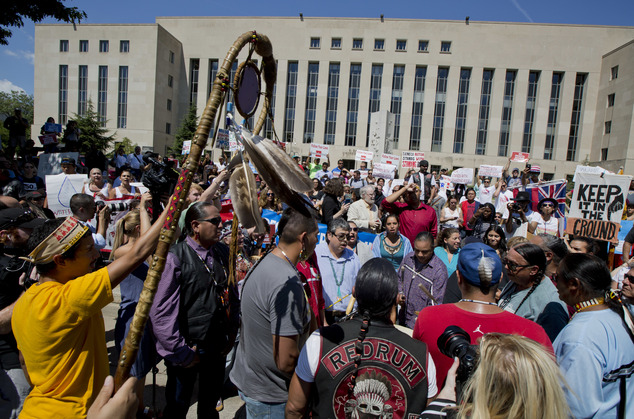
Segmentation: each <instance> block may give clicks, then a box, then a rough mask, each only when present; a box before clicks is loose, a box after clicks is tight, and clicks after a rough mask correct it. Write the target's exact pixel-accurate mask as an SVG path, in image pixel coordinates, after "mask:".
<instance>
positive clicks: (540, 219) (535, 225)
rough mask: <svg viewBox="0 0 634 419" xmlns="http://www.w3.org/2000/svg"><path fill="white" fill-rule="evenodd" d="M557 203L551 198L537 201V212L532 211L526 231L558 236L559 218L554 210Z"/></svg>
mask: <svg viewBox="0 0 634 419" xmlns="http://www.w3.org/2000/svg"><path fill="white" fill-rule="evenodd" d="M558 206H559V203H558V202H557V200H555V199H553V198H544V199H542V200H541V201H539V204H538V205H537V208H538V209H539V213H533V214H532V216H531V218H530V220H529V225H528V232H529V233H532V234H542V233H546V234H550V235H552V236H556V237H559V218H556V217H555V215H554V214H555V212H556V211H557V207H558Z"/></svg>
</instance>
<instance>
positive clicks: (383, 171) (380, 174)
mask: <svg viewBox="0 0 634 419" xmlns="http://www.w3.org/2000/svg"><path fill="white" fill-rule="evenodd" d="M395 171H396V166H395V165H393V164H385V163H377V164H375V165H374V167H373V168H372V176H374V177H375V178H383V179H394V172H395Z"/></svg>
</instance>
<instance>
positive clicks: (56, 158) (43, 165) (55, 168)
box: [37, 152, 85, 177]
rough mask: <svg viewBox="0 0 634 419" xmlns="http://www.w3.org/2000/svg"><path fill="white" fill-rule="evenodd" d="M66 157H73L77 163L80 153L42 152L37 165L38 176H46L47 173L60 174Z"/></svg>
mask: <svg viewBox="0 0 634 419" xmlns="http://www.w3.org/2000/svg"><path fill="white" fill-rule="evenodd" d="M64 157H70V158H71V159H74V160H75V163H77V160H78V159H79V153H77V152H72V153H71V152H68V153H51V154H40V162H39V163H38V165H37V174H38V176H39V177H44V176H46V175H58V174H60V173H62V159H63V158H64ZM84 177H85V175H84Z"/></svg>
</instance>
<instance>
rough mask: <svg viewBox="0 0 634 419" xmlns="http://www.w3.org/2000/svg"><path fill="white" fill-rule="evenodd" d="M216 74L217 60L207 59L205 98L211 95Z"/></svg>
mask: <svg viewBox="0 0 634 419" xmlns="http://www.w3.org/2000/svg"><path fill="white" fill-rule="evenodd" d="M217 75H218V60H215V59H210V60H209V74H208V75H207V96H205V97H207V98H208V97H209V96H210V95H211V91H212V90H213V88H214V82H215V81H216V76H217ZM212 131H213V130H212Z"/></svg>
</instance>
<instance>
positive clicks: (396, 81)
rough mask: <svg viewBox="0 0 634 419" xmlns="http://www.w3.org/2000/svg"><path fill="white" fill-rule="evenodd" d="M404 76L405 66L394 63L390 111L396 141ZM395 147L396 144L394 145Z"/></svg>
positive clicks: (396, 140) (395, 140)
mask: <svg viewBox="0 0 634 419" xmlns="http://www.w3.org/2000/svg"><path fill="white" fill-rule="evenodd" d="M404 78H405V66H404V65H401V64H394V73H392V100H391V103H390V112H392V113H393V114H394V142H395V144H396V143H398V136H399V133H400V130H401V107H402V103H403V79H404ZM394 148H396V146H395V147H394Z"/></svg>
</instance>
